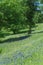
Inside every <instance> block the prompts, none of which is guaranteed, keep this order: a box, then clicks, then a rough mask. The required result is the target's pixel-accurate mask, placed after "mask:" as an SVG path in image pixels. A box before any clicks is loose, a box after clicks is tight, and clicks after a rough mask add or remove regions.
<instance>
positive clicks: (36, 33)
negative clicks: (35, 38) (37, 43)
mask: <svg viewBox="0 0 43 65" xmlns="http://www.w3.org/2000/svg"><path fill="white" fill-rule="evenodd" d="M37 33H43V31H39V32H34V33H32V34H37Z"/></svg>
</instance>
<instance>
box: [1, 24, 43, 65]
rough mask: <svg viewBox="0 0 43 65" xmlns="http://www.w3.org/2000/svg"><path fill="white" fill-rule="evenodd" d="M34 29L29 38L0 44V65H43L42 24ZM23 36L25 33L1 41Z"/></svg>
mask: <svg viewBox="0 0 43 65" xmlns="http://www.w3.org/2000/svg"><path fill="white" fill-rule="evenodd" d="M35 29H36V30H35V31H33V32H32V34H31V35H30V37H27V38H25V39H22V40H17V41H14V40H13V41H12V42H4V43H1V44H0V50H2V52H1V53H0V65H43V24H38V27H36V28H35ZM41 31H42V32H41ZM23 36H27V33H25V34H24V33H22V34H15V35H10V36H6V37H5V38H3V39H2V40H7V39H10V38H20V37H23Z"/></svg>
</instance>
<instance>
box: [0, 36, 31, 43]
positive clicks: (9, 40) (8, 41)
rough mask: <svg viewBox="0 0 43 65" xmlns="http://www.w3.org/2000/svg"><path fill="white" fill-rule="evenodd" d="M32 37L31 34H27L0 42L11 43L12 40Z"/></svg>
mask: <svg viewBox="0 0 43 65" xmlns="http://www.w3.org/2000/svg"><path fill="white" fill-rule="evenodd" d="M28 37H30V35H26V36H21V37H18V38H9V39H7V40H4V41H1V42H0V44H2V43H10V42H14V41H20V40H24V39H26V38H28Z"/></svg>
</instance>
